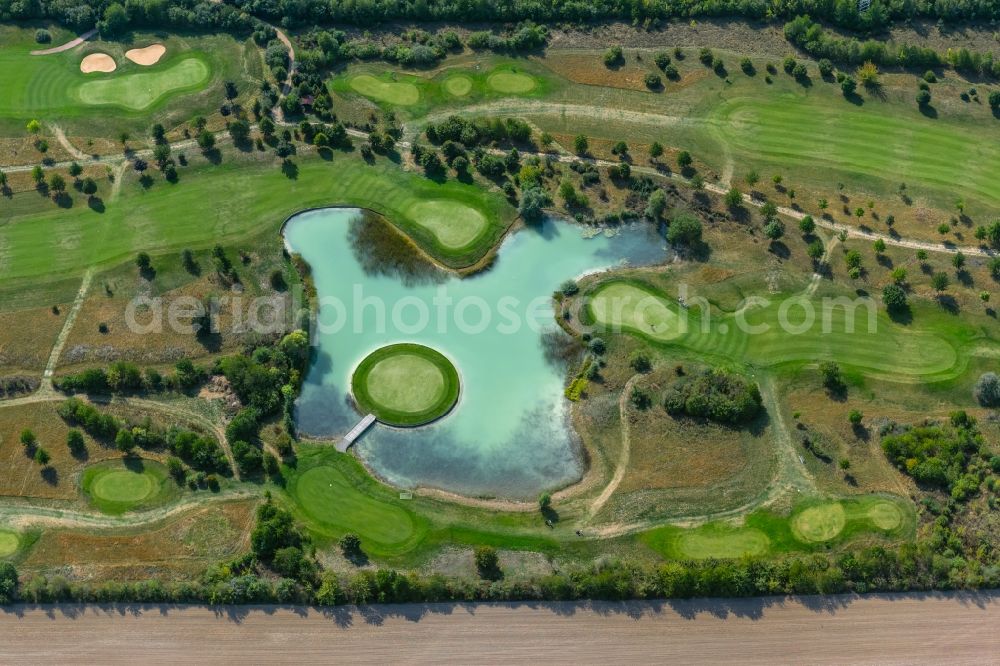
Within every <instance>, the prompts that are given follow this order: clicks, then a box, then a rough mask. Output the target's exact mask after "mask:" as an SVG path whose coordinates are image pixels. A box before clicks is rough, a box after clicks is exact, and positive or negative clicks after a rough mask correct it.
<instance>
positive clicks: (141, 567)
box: [18, 500, 257, 580]
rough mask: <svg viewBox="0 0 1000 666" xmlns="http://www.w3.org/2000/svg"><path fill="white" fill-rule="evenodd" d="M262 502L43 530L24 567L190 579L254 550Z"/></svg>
mask: <svg viewBox="0 0 1000 666" xmlns="http://www.w3.org/2000/svg"><path fill="white" fill-rule="evenodd" d="M256 504H257V501H256V500H250V501H235V502H216V503H212V504H207V505H205V506H201V507H194V508H191V509H189V510H186V511H184V512H182V513H180V514H179V515H175V516H171V517H170V518H169V519H167V520H163V521H159V522H155V523H151V524H146V525H142V526H141V527H135V528H111V529H93V528H88V529H84V528H66V527H63V528H50V529H46V530H43V531H42V533H41V535H40V536H39V538H38V540H37V542H36V543H35V544H34V545H33V546H32V547H31V549H30V551H29V552H28V554H27V555H26V556H25V557H23V559H22V560H21V561H20V562H19V563H18V570H20V571H22V572H30V573H48V574H55V573H58V572H61V571H65V567H66V563H67V562H71V563H72V564H73V567H74V573H75V574H76V575H79V576H81V577H86V578H97V579H100V580H145V579H148V578H156V577H161V578H164V579H167V580H177V579H182V580H183V579H190V578H194V577H196V576H200V575H201V574H202V573H204V571H205V569H206V568H208V567H209V566H211V565H214V564H217V563H218V562H220V561H222V560H227V559H231V558H233V557H236V556H238V555H241V554H243V553H245V552H247V551H248V550H249V548H250V543H249V542H250V530H251V529H253V525H254V508H255V506H256Z"/></svg>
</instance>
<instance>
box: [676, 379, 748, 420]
mask: <svg viewBox="0 0 1000 666" xmlns="http://www.w3.org/2000/svg"><path fill="white" fill-rule="evenodd" d="M762 404H763V401H762V399H761V395H760V389H759V388H758V387H757V384H756V383H754V382H753V381H751V380H749V379H748V378H746V377H744V376H742V375H739V374H737V373H735V372H730V371H728V370H719V369H709V370H705V371H704V372H701V373H699V374H695V375H688V376H686V377H685V378H684V379H681V380H679V381H678V382H677V383H676V384H674V385H673V386H672V387H671V388H670V389H669V390H668V391H667V394H666V396H665V397H664V401H663V406H664V407H665V408H666V410H667V412H669V413H670V414H671V415H673V416H681V415H683V416H691V417H696V418H706V419H709V420H712V421H717V422H720V423H731V424H739V423H746V422H747V421H750V420H751V419H753V418H754V417H756V416H757V414H759V413H760V410H761V406H762Z"/></svg>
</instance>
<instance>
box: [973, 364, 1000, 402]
mask: <svg viewBox="0 0 1000 666" xmlns="http://www.w3.org/2000/svg"><path fill="white" fill-rule="evenodd" d="M973 395H975V397H976V400H977V401H978V402H979V404H980V405H982V406H983V407H1000V377H998V376H997V374H996V373H995V372H984V373H983V374H982V375H980V376H979V379H977V380H976V386H975V388H974V389H973Z"/></svg>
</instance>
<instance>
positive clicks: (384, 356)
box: [351, 343, 460, 426]
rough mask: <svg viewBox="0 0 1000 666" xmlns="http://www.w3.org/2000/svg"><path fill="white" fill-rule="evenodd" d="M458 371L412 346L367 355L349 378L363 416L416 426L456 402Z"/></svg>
mask: <svg viewBox="0 0 1000 666" xmlns="http://www.w3.org/2000/svg"><path fill="white" fill-rule="evenodd" d="M459 390H460V382H459V378H458V370H456V369H455V366H454V365H453V364H452V363H451V361H449V360H448V359H447V358H446V357H445V356H444V355H443V354H441V353H440V352H438V351H436V350H434V349H431V348H430V347H425V346H424V345H418V344H412V343H400V344H394V345H388V346H385V347H382V348H380V349H377V350H375V351H374V352H372V353H371V354H369V355H368V356H366V357H365V358H364V359H363V360H362V361H361V363H360V364H358V367H357V368H356V369H355V370H354V374H353V376H352V377H351V392H352V393H353V395H354V399H355V400H356V401H357V403H358V407H359V408H360V409H361V411H362V412H364V413H371V414H374V415H375V417H376V418H377V419H378V420H379V421H381V422H382V423H387V424H389V425H395V426H418V425H423V424H425V423H430V422H431V421H434V420H436V419H439V418H441V417H442V416H444V415H445V414H447V413H448V412H449V411H451V409H452V407H454V406H455V403H456V402H457V401H458V394H459Z"/></svg>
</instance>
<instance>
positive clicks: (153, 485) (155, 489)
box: [82, 459, 169, 514]
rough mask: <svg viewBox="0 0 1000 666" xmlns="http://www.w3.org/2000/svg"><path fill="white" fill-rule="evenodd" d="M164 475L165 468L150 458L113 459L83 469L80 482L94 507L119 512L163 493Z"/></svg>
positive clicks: (164, 489) (142, 503)
mask: <svg viewBox="0 0 1000 666" xmlns="http://www.w3.org/2000/svg"><path fill="white" fill-rule="evenodd" d="M167 477H168V474H167V470H166V468H165V467H163V465H160V464H159V463H157V462H154V461H151V460H141V459H127V460H114V461H108V462H103V463H98V464H96V465H91V466H90V467H88V468H87V469H86V470H84V472H83V479H82V486H83V491H84V492H85V493H86V494H87V495H88V496H89V497H90V501H91V503H93V505H94V506H95V507H97V508H98V509H99V510H101V511H103V512H104V513H110V514H119V513H125V512H126V511H130V510H132V509H135V508H138V507H140V506H144V505H149V504H150V503H152V502H153V501H155V500H157V499H161V498H162V497H164V496H165V495H166V494H167V490H168V488H169V484H168V483H167V480H168V479H167Z"/></svg>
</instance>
